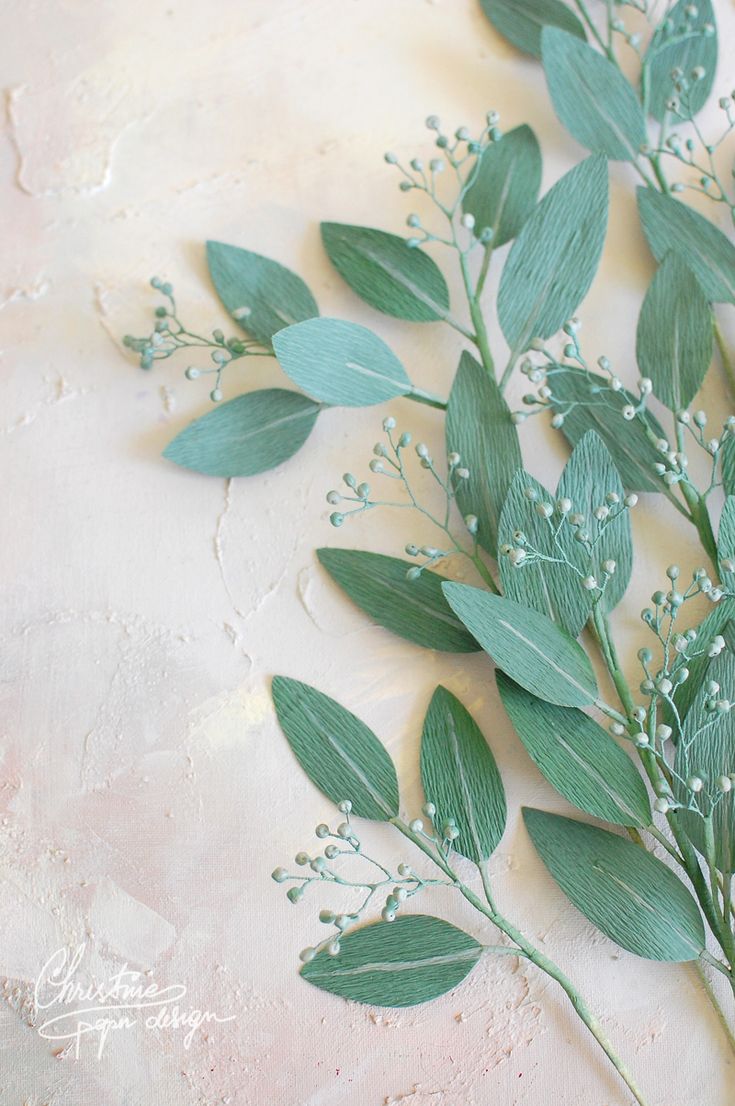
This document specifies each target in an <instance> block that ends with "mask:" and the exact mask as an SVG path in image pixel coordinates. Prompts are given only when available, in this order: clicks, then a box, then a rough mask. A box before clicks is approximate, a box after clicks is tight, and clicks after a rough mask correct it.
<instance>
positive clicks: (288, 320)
mask: <svg viewBox="0 0 735 1106" xmlns="http://www.w3.org/2000/svg"><path fill="white" fill-rule="evenodd" d="M207 263H208V265H209V273H210V276H211V277H212V283H213V284H214V287H215V288H216V290H217V295H218V296H219V298H220V299H221V300H222V303H223V304H224V306H225V307H226V308H227V310H228V311H229V313H230V315H232V317H233V318H234V319H236V320H237V322H238V323H239V324H240V326H241V327H242V328H243V330H246V331H247V332H248V334H252V336H253V338H257V340H258V341H259V342H262V343H263V345H265V346H268V347H270V344H271V339H272V338H273V335H274V334H276V333H277V331H279V330H282V329H283V327H284V326H290V325H291V324H292V323H298V322H301V321H302V320H303V319H311V318H312V317H313V316H314V315H318V314H319V308H318V307H317V305H316V300H315V299H314V297H313V296H312V294H311V292H310V291H309V289H308V288H307V286H306V284H304V282H303V280H302V279H301V277H300V276H297V275H296V273H292V272H291V270H290V269H287V268H286V267H285V266H284V265H279V263H278V262H277V261H271V259H270V258H268V257H263V256H262V255H261V254H259V253H251V251H250V250H241V249H239V248H238V247H237V246H227V245H225V243H224V242H207Z"/></svg>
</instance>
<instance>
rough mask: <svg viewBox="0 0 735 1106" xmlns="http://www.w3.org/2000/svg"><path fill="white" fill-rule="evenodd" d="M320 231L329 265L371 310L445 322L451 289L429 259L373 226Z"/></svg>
mask: <svg viewBox="0 0 735 1106" xmlns="http://www.w3.org/2000/svg"><path fill="white" fill-rule="evenodd" d="M321 230H322V241H323V243H324V248H325V250H326V251H327V254H328V255H329V260H330V261H331V262H332V264H333V265H334V267H335V269H336V270H337V272H338V273H339V274H340V276H341V277H342V278H343V279H344V280H345V281H346V282H347V284H349V286H350V288H351V289H352V290H353V292H356V293H357V294H358V296H360V297H361V298H362V299H364V300H365V301H366V303H369V304H370V306H371V307H374V308H376V310H378V311H382V312H383V313H384V314H385V315H392V316H393V317H394V318H396V319H407V320H408V321H409V322H414V323H425V322H433V321H435V320H437V319H443V318H445V316H446V314H447V311H448V310H449V290H448V289H447V283H446V281H445V279H444V277H443V276H442V273H441V270H440V269H439V267H438V266H437V265H436V263H435V262H434V261H433V260H432V259H431V258H430V257H429V255H428V254H426V253H424V252H423V251H422V250H420V249H418V248H414V247H411V246H409V245H408V244H407V242H406V239H405V238H399V237H398V235H396V234H387V233H386V232H385V231H382V230H373V229H371V228H370V227H354V226H349V225H348V224H347V223H322V225H321Z"/></svg>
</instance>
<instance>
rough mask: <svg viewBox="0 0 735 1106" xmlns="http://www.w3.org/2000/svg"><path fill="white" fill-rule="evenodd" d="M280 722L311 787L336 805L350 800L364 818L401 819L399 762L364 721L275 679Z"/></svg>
mask: <svg viewBox="0 0 735 1106" xmlns="http://www.w3.org/2000/svg"><path fill="white" fill-rule="evenodd" d="M271 694H272V696H273V702H274V704H275V708H276V713H277V715H278V721H279V723H280V725H281V729H282V730H283V732H284V734H285V735H286V737H287V738H288V743H289V745H290V746H291V748H292V749H293V751H294V753H295V754H296V758H297V760H298V761H299V763H300V765H301V767H302V768H303V769H304V771H305V772H306V774H307V776H308V777H309V779H310V780H311V782H312V783H313V784H314V785H315V786H316V787H318V788H319V790H320V791H321V792H323V794H325V795H326V796H327V798H329V799H331V800H332V802H334V803H341V802H342V801H343V800H344V799H349V801H350V802H351V803H352V812H353V814H355V815H356V816H357V817H358V818H370V819H373V820H374V821H380V822H387V821H388V820H389V819H390V818H394V817H395V816H396V815H397V814H398V780H397V778H396V770H395V767H394V765H393V761H392V760H391V759H390V757H389V756H388V754H387V752H386V751H385V749H384V747H383V745H382V744H381V743H380V741H379V740H378V738H377V737H376V736H375V734H374V733H373V731H372V730H371V729H369V728H368V727H367V726H366V725H365V723H364V722H361V721H360V719H359V718H357V717H355V715H354V714H352V713H351V712H350V711H348V710H346V709H345V707H342V706H340V704H339V703H337V702H335V700H334V699H330V698H329V696H328V695H324V694H323V693H322V692H321V691H317V690H316V688H313V687H309V685H308V684H302V683H301V682H300V681H299V680H291V679H289V678H288V677H286V676H274V678H273V684H272V688H271Z"/></svg>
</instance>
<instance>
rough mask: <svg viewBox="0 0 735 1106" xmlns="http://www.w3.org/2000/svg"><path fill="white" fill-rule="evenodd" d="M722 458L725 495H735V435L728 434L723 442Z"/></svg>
mask: <svg viewBox="0 0 735 1106" xmlns="http://www.w3.org/2000/svg"><path fill="white" fill-rule="evenodd" d="M720 458H721V464H722V485H723V487H724V489H725V495H735V435H733V434H731V433H728V435H727V437H726V438H724V439H723V440H722V448H721V451H720Z"/></svg>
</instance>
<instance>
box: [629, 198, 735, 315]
mask: <svg viewBox="0 0 735 1106" xmlns="http://www.w3.org/2000/svg"><path fill="white" fill-rule="evenodd" d="M638 214H639V215H640V219H641V223H642V225H643V231H644V233H645V235H646V238H647V240H648V245H649V246H650V248H651V253H652V254H653V256H654V257H655V258H656V260H657V261H663V259H664V257H665V256H666V254H667V253H668V252H669V250H674V251H676V252H677V253H678V254H680V256H681V257H682V258H683V260H684V261H685V262H686V264H687V265H688V266H689V268H690V269H691V270H692V272H693V273H694V275H695V277H696V278H697V280H698V281H699V283H700V285H701V286H702V291H703V292H704V294H705V296H706V297H707V299H708V300H709V301H710V303H735V246H733V245H732V243H731V242H730V241H729V240H728V239H727V238H726V237H725V235H724V234H723V233H722V231H721V230H718V229H717V227H716V226H715V225H714V223H711V222H710V221H709V219H705V218H704V216H703V215H700V214H699V213H698V212H697V211H693V210H692V208H691V207H687V205H686V204H683V203H680V201H679V200H675V199H674V198H673V196H665V195H663V194H662V193H660V192H657V191H655V189H653V188H644V187H641V188H639V189H638Z"/></svg>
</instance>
